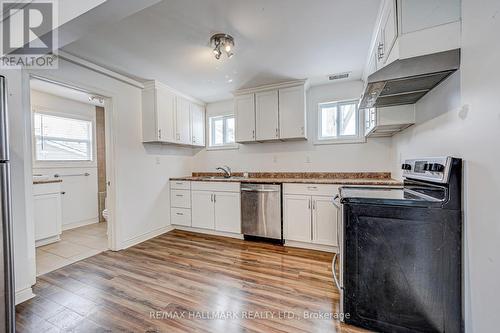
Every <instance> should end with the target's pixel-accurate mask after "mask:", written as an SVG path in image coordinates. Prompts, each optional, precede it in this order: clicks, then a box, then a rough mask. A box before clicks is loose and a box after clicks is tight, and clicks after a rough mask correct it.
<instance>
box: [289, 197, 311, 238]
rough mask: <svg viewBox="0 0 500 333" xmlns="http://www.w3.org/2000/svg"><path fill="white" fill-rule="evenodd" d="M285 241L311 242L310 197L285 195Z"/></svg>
mask: <svg viewBox="0 0 500 333" xmlns="http://www.w3.org/2000/svg"><path fill="white" fill-rule="evenodd" d="M283 203H284V207H283V214H284V222H283V224H284V227H285V240H292V241H299V242H307V243H310V242H311V197H310V196H308V195H285V196H284V197H283Z"/></svg>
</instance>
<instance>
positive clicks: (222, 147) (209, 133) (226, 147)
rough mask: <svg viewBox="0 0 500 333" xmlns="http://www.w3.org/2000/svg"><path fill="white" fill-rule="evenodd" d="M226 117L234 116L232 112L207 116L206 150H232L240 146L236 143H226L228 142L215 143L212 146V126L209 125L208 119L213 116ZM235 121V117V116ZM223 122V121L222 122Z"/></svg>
mask: <svg viewBox="0 0 500 333" xmlns="http://www.w3.org/2000/svg"><path fill="white" fill-rule="evenodd" d="M228 117H235V115H234V114H232V113H228V114H218V115H212V116H207V147H206V150H233V149H240V146H239V144H238V143H236V142H234V143H228V144H222V145H215V146H212V145H211V143H212V135H213V133H212V128H211V126H210V119H213V118H228ZM235 122H236V118H235ZM224 124H225V122H224Z"/></svg>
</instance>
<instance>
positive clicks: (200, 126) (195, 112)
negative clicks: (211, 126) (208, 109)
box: [190, 103, 205, 147]
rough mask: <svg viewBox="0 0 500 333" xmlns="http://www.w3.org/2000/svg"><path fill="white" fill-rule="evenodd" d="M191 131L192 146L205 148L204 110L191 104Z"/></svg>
mask: <svg viewBox="0 0 500 333" xmlns="http://www.w3.org/2000/svg"><path fill="white" fill-rule="evenodd" d="M190 111H191V124H192V126H191V131H192V144H193V146H200V147H204V146H205V110H204V108H203V106H201V105H198V104H194V103H192V104H191V109H190Z"/></svg>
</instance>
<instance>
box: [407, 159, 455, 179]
mask: <svg viewBox="0 0 500 333" xmlns="http://www.w3.org/2000/svg"><path fill="white" fill-rule="evenodd" d="M450 167H451V157H432V158H421V159H411V160H406V161H405V162H404V163H403V165H402V166H401V168H402V169H403V177H404V178H407V179H420V180H428V181H432V182H436V183H446V182H448V177H449V173H450V172H449V171H450Z"/></svg>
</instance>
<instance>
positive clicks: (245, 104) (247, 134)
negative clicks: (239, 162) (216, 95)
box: [234, 94, 255, 142]
mask: <svg viewBox="0 0 500 333" xmlns="http://www.w3.org/2000/svg"><path fill="white" fill-rule="evenodd" d="M234 113H235V116H236V142H250V141H255V95H254V94H248V95H241V96H236V97H235V98H234Z"/></svg>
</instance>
